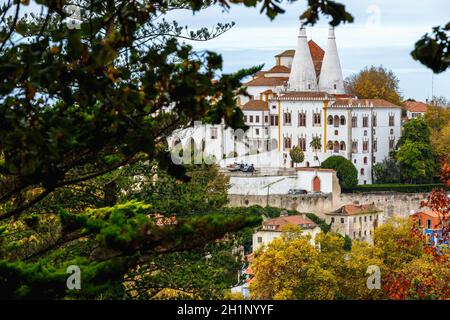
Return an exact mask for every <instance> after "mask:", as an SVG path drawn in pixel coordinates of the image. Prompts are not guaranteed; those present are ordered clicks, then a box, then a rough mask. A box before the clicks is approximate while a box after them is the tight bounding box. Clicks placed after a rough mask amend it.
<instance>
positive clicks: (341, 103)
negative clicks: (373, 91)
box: [331, 99, 401, 108]
mask: <svg viewBox="0 0 450 320" xmlns="http://www.w3.org/2000/svg"><path fill="white" fill-rule="evenodd" d="M331 107H353V108H355V107H361V108H401V107H400V106H397V105H396V104H393V103H392V102H389V101H386V100H383V99H337V100H336V101H335V102H334V103H333V104H332V105H331Z"/></svg>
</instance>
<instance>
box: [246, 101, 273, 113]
mask: <svg viewBox="0 0 450 320" xmlns="http://www.w3.org/2000/svg"><path fill="white" fill-rule="evenodd" d="M242 110H247V111H259V110H261V111H266V110H269V104H268V103H267V101H263V100H250V101H249V102H247V103H246V104H244V105H243V106H242Z"/></svg>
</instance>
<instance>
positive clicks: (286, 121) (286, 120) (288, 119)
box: [284, 112, 291, 126]
mask: <svg viewBox="0 0 450 320" xmlns="http://www.w3.org/2000/svg"><path fill="white" fill-rule="evenodd" d="M284 124H285V125H289V126H290V125H291V113H290V112H285V113H284Z"/></svg>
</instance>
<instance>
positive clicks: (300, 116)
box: [298, 113, 306, 127]
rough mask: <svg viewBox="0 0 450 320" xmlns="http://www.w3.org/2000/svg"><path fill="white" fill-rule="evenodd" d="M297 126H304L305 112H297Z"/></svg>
mask: <svg viewBox="0 0 450 320" xmlns="http://www.w3.org/2000/svg"><path fill="white" fill-rule="evenodd" d="M298 126H299V127H306V113H299V114H298Z"/></svg>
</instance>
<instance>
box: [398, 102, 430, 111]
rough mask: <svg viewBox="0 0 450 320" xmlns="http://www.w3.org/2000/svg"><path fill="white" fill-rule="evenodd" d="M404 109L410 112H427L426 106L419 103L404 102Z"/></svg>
mask: <svg viewBox="0 0 450 320" xmlns="http://www.w3.org/2000/svg"><path fill="white" fill-rule="evenodd" d="M404 103H405V109H406V110H408V111H410V112H427V110H428V105H427V104H426V103H423V102H420V101H405V102H404Z"/></svg>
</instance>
